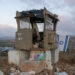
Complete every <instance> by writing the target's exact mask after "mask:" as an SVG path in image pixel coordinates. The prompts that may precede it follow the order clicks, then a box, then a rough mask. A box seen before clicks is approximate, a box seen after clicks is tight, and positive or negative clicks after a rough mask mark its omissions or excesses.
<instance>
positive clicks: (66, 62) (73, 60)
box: [0, 51, 75, 75]
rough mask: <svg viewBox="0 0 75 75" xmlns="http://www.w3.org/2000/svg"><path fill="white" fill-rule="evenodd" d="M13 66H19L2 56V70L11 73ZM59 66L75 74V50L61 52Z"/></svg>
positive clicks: (0, 63) (72, 74)
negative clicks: (10, 63) (9, 62)
mask: <svg viewBox="0 0 75 75" xmlns="http://www.w3.org/2000/svg"><path fill="white" fill-rule="evenodd" d="M12 66H13V67H14V68H17V66H15V65H13V64H12V65H9V64H8V58H7V56H0V70H1V71H2V72H4V74H5V75H9V73H10V68H11V67H12ZM57 67H58V68H59V71H60V72H67V73H68V74H69V75H75V52H74V51H73V52H67V53H63V52H61V53H60V59H59V62H58V63H57Z"/></svg>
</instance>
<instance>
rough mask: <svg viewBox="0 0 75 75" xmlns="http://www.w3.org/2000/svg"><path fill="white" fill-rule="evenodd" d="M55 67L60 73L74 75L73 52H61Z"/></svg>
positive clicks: (74, 62) (74, 58)
mask: <svg viewBox="0 0 75 75" xmlns="http://www.w3.org/2000/svg"><path fill="white" fill-rule="evenodd" d="M57 66H58V68H59V71H60V72H64V71H65V72H67V73H68V74H69V75H75V51H69V52H67V53H63V52H61V53H60V59H59V62H58V63H57Z"/></svg>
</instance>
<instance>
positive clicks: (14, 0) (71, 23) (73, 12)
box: [0, 0, 75, 37]
mask: <svg viewBox="0 0 75 75" xmlns="http://www.w3.org/2000/svg"><path fill="white" fill-rule="evenodd" d="M44 7H46V8H47V9H48V10H49V11H51V12H53V13H55V14H57V15H58V16H59V19H60V21H59V23H58V27H57V33H58V34H61V35H65V34H68V35H75V0H0V37H2V36H14V35H15V32H16V27H17V24H16V20H15V19H14V17H15V15H16V11H17V10H18V11H23V10H30V9H41V8H44Z"/></svg>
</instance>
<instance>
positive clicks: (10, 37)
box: [0, 36, 15, 40]
mask: <svg viewBox="0 0 75 75" xmlns="http://www.w3.org/2000/svg"><path fill="white" fill-rule="evenodd" d="M14 39H15V37H12V36H5V37H0V40H14Z"/></svg>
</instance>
